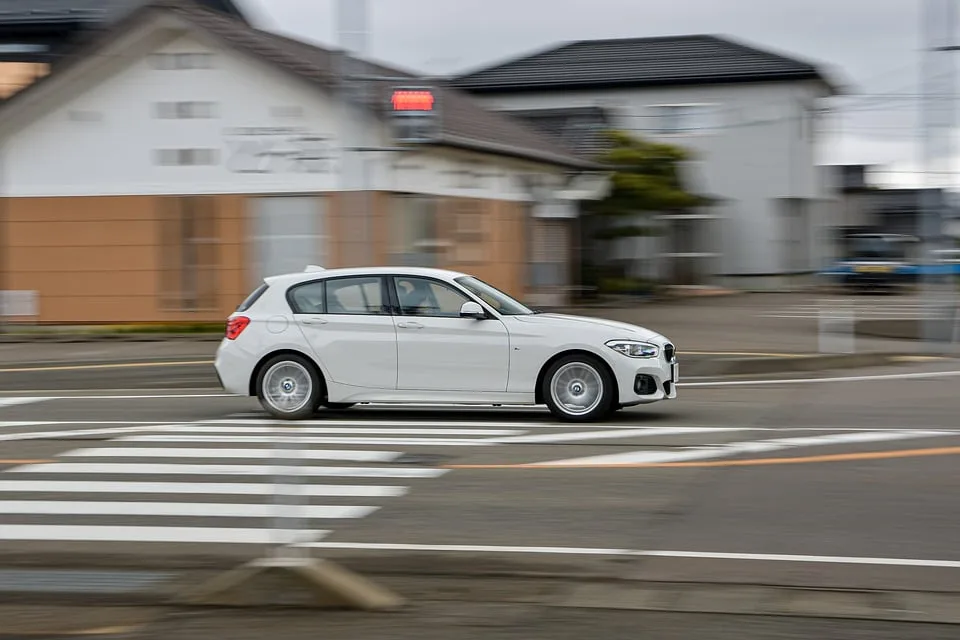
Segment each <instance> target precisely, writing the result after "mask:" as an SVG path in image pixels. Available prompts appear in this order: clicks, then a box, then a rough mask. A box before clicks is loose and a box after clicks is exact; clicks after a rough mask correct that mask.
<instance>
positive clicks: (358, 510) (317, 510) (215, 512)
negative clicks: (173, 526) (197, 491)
mask: <svg viewBox="0 0 960 640" xmlns="http://www.w3.org/2000/svg"><path fill="white" fill-rule="evenodd" d="M377 509H378V507H367V506H348V505H343V506H341V505H272V504H217V503H209V502H86V501H64V500H4V501H0V514H4V515H71V516H173V517H185V518H186V517H197V518H207V517H221V518H273V517H291V518H345V519H347V518H363V517H366V516H368V515H370V514H371V513H373V512H374V511H376V510H377ZM4 526H6V525H4Z"/></svg>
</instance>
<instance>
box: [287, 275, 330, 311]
mask: <svg viewBox="0 0 960 640" xmlns="http://www.w3.org/2000/svg"><path fill="white" fill-rule="evenodd" d="M325 288H326V285H325V284H324V282H323V280H318V281H317V282H308V283H306V284H300V285H297V286H296V287H293V288H292V289H290V290H289V291H288V292H287V302H289V303H290V308H291V309H293V312H294V313H326V312H327V305H326V300H325Z"/></svg>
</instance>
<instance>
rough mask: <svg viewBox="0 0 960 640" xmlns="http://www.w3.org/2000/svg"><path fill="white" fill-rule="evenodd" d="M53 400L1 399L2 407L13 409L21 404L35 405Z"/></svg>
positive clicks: (32, 398) (0, 405)
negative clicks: (35, 403)
mask: <svg viewBox="0 0 960 640" xmlns="http://www.w3.org/2000/svg"><path fill="white" fill-rule="evenodd" d="M50 399H51V398H44V397H37V396H31V397H20V398H0V407H13V406H16V405H21V404H33V403H34V402H43V401H45V400H50Z"/></svg>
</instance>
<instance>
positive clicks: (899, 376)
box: [677, 371, 960, 387]
mask: <svg viewBox="0 0 960 640" xmlns="http://www.w3.org/2000/svg"><path fill="white" fill-rule="evenodd" d="M957 376H960V371H927V372H922V373H889V374H878V375H873V376H836V377H833V378H780V379H775V380H718V381H716V382H678V383H677V386H678V387H679V386H683V387H735V386H751V387H752V386H757V385H766V384H809V383H811V382H871V381H874V380H913V379H924V378H955V377H957Z"/></svg>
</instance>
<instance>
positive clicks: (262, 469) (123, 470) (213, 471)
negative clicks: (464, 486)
mask: <svg viewBox="0 0 960 640" xmlns="http://www.w3.org/2000/svg"><path fill="white" fill-rule="evenodd" d="M282 468H283V469H290V470H291V471H290V473H289V474H290V475H297V476H311V477H343V478H436V477H438V476H442V475H443V474H445V473H447V472H448V471H449V469H392V468H380V467H312V466H307V465H298V466H284V467H282ZM280 469H281V467H279V466H271V465H252V464H251V465H245V464H143V463H135V462H133V463H124V462H103V463H97V462H90V463H87V462H51V463H49V464H28V465H23V466H20V467H14V468H13V469H8V470H7V471H5V472H4V473H6V474H10V473H50V474H53V473H95V474H103V475H108V474H109V475H112V474H125V475H187V476H189V475H198V476H207V475H209V476H229V475H240V476H269V475H273V474H275V473H277V472H278V471H279V470H280Z"/></svg>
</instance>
